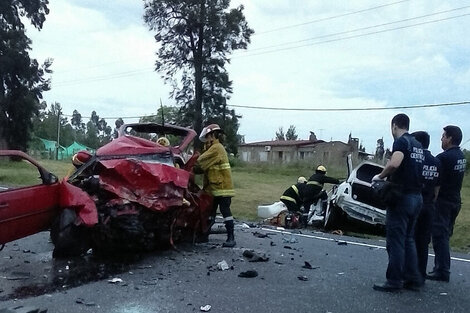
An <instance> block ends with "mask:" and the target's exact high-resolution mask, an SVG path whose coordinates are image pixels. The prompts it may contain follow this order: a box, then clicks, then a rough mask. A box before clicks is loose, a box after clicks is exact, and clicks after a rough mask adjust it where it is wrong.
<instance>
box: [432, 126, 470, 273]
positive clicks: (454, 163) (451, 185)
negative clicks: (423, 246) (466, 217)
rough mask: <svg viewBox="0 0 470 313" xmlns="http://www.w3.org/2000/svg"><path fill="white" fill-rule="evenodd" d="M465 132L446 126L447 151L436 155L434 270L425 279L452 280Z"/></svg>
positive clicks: (433, 232) (463, 165)
mask: <svg viewBox="0 0 470 313" xmlns="http://www.w3.org/2000/svg"><path fill="white" fill-rule="evenodd" d="M461 142H462V131H461V130H460V128H459V127H457V126H453V125H449V126H446V127H444V133H443V134H442V137H441V147H442V149H443V150H444V152H442V153H440V154H439V155H437V158H438V159H439V161H440V164H441V172H440V174H441V184H440V185H441V186H440V189H439V194H438V196H437V202H436V214H435V216H434V222H433V225H432V245H433V248H434V253H435V255H436V256H435V258H434V269H433V271H432V272H430V273H429V274H428V275H427V277H426V278H428V279H431V280H439V281H445V282H448V281H449V276H450V248H449V239H450V236H452V232H453V230H454V223H455V219H456V218H457V215H458V214H459V211H460V206H461V199H460V189H461V188H462V180H463V176H464V174H465V166H466V159H465V156H464V154H463V152H462V150H460V147H459V145H460V143H461Z"/></svg>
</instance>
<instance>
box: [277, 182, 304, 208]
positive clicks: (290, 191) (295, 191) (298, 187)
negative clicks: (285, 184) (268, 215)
mask: <svg viewBox="0 0 470 313" xmlns="http://www.w3.org/2000/svg"><path fill="white" fill-rule="evenodd" d="M307 188H308V186H307V179H306V178H305V177H303V176H300V177H299V178H298V179H297V184H295V185H292V186H290V187H289V188H287V189H286V191H284V193H283V194H282V196H281V199H280V200H281V201H282V203H284V204H285V205H286V207H287V210H289V211H290V212H299V211H300V207H301V206H302V205H303V204H304V197H305V192H306V190H307Z"/></svg>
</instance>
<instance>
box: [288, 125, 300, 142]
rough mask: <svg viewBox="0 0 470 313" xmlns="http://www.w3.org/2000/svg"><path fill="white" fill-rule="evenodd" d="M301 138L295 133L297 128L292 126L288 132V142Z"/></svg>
mask: <svg viewBox="0 0 470 313" xmlns="http://www.w3.org/2000/svg"><path fill="white" fill-rule="evenodd" d="M298 137H299V136H297V133H296V131H295V126H294V125H290V126H289V129H288V130H287V132H286V140H297V138H298Z"/></svg>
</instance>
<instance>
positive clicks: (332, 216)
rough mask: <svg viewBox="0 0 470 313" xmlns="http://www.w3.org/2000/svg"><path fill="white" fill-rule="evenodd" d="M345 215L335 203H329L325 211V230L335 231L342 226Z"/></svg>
mask: <svg viewBox="0 0 470 313" xmlns="http://www.w3.org/2000/svg"><path fill="white" fill-rule="evenodd" d="M343 216H344V213H343V210H342V209H341V208H340V207H338V206H337V205H336V204H334V203H333V201H330V202H328V206H327V207H326V211H325V224H324V227H325V230H335V229H338V228H340V227H341V226H342V223H343V220H344V218H343Z"/></svg>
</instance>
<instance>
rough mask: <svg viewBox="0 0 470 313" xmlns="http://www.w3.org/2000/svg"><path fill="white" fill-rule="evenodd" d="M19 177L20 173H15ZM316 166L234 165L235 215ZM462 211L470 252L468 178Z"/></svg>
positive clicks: (244, 216) (65, 166) (463, 246)
mask: <svg viewBox="0 0 470 313" xmlns="http://www.w3.org/2000/svg"><path fill="white" fill-rule="evenodd" d="M40 163H41V164H42V165H43V166H44V167H46V168H47V169H49V170H50V171H51V172H52V173H54V174H56V175H57V176H59V177H61V178H62V177H64V176H66V175H67V173H68V172H69V171H70V170H71V169H72V165H71V163H69V162H64V161H51V160H42V161H40ZM15 173H16V174H17V173H18V171H16V170H15ZM312 173H313V168H312V166H308V165H306V164H296V165H293V166H266V165H259V166H254V165H243V164H234V165H233V167H232V175H233V181H234V185H235V192H236V196H235V197H234V198H233V200H232V210H233V215H234V216H235V217H236V218H237V219H239V220H247V221H256V220H258V216H257V207H258V205H261V204H271V203H274V202H276V201H279V197H280V195H281V194H282V192H284V190H285V189H286V188H287V187H289V186H290V185H292V184H294V183H295V182H296V181H297V177H298V176H305V177H307V178H308V177H309V176H310V175H312ZM328 175H331V176H333V177H337V178H339V179H340V180H342V179H345V178H346V176H347V169H346V167H344V168H329V169H328ZM461 193H462V209H461V211H460V214H459V216H458V217H457V221H456V224H455V229H454V235H453V236H452V238H451V245H452V247H453V249H454V250H458V251H470V235H469V234H470V178H469V174H468V172H467V174H466V175H465V177H464V181H463V187H462V192H461Z"/></svg>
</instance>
